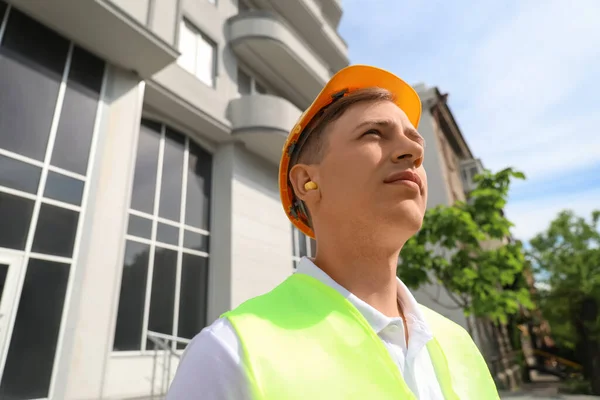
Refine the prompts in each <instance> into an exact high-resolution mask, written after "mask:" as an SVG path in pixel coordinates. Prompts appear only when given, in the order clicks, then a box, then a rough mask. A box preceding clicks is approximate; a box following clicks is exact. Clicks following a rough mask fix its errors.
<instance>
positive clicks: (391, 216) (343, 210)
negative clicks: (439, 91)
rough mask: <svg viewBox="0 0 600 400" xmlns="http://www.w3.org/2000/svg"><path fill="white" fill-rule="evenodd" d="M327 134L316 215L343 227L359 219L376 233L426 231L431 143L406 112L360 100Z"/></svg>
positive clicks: (385, 103) (318, 176)
mask: <svg viewBox="0 0 600 400" xmlns="http://www.w3.org/2000/svg"><path fill="white" fill-rule="evenodd" d="M324 133H325V134H326V135H327V139H326V141H327V145H326V149H325V154H324V157H323V159H322V161H321V163H320V164H319V165H318V167H317V169H316V177H315V180H316V181H317V182H318V183H319V190H320V196H319V199H318V201H317V203H318V204H315V206H316V207H315V211H316V213H315V217H316V218H317V219H318V220H319V221H323V222H324V223H327V224H336V222H337V223H340V226H344V225H345V224H343V223H342V221H344V220H346V221H348V220H351V221H356V226H357V228H359V229H360V227H362V228H364V229H367V230H370V231H372V232H374V231H382V233H384V232H389V233H390V234H393V233H394V232H395V231H398V230H402V231H403V232H406V233H408V234H409V235H412V234H414V233H415V232H416V231H417V230H418V229H420V227H421V224H422V221H423V216H424V214H425V208H426V204H427V176H426V174H425V170H424V169H423V166H422V159H423V152H424V145H425V143H424V140H423V138H422V137H421V136H420V135H419V134H418V133H417V131H416V130H415V128H414V127H413V126H412V124H411V123H410V121H409V120H408V117H407V116H406V114H405V113H404V112H403V111H402V110H401V109H400V108H398V106H396V105H395V104H394V103H392V102H389V101H378V102H363V103H358V104H355V105H353V106H351V107H350V108H349V109H348V110H346V112H345V113H344V114H343V115H342V116H341V117H340V118H339V119H338V120H336V121H335V122H333V123H332V124H331V125H330V126H328V127H327V128H326V132H324ZM415 176H416V178H415ZM415 180H416V181H417V182H418V183H415V182H414V181H415ZM319 221H315V222H316V223H319Z"/></svg>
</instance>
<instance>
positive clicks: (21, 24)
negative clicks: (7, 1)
mask: <svg viewBox="0 0 600 400" xmlns="http://www.w3.org/2000/svg"><path fill="white" fill-rule="evenodd" d="M5 50H6V51H9V52H10V53H11V54H18V55H19V56H20V58H22V59H23V60H28V61H29V62H31V63H33V64H37V65H39V66H41V67H42V68H43V69H46V70H48V71H51V72H53V73H54V75H55V76H59V77H60V76H61V75H62V72H63V69H64V67H65V63H66V61H67V52H68V50H69V42H68V40H67V39H65V38H64V37H62V36H60V35H59V34H57V33H56V32H55V31H53V30H51V29H49V28H48V27H46V26H44V25H42V24H40V23H39V22H37V21H36V20H34V19H32V18H29V17H28V16H27V15H25V14H23V13H22V12H20V11H19V10H17V9H16V8H14V7H13V8H12V9H11V10H10V18H9V19H8V24H7V25H6V31H5V32H4V37H3V38H2V51H3V52H4V51H5Z"/></svg>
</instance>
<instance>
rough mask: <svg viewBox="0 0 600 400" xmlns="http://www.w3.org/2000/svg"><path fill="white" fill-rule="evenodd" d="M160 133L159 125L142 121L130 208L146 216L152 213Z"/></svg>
mask: <svg viewBox="0 0 600 400" xmlns="http://www.w3.org/2000/svg"><path fill="white" fill-rule="evenodd" d="M160 132H161V127H160V125H159V124H156V123H154V122H150V121H146V120H142V125H141V127H140V137H139V139H138V148H137V156H136V159H135V174H134V178H133V193H132V194H131V208H133V209H134V210H138V211H143V212H145V213H148V214H152V213H153V212H154V194H155V193H154V192H155V190H156V171H157V169H158V147H159V145H160Z"/></svg>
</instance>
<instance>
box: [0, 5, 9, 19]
mask: <svg viewBox="0 0 600 400" xmlns="http://www.w3.org/2000/svg"><path fill="white" fill-rule="evenodd" d="M7 8H8V5H7V4H6V3H5V2H4V0H0V21H2V19H4V13H5V12H6V9H7Z"/></svg>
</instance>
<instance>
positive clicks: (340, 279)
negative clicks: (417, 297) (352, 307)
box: [315, 238, 402, 317]
mask: <svg viewBox="0 0 600 400" xmlns="http://www.w3.org/2000/svg"><path fill="white" fill-rule="evenodd" d="M338 239H339V238H338ZM348 243H352V242H345V243H342V241H341V240H332V241H326V240H325V241H323V240H319V242H318V245H317V256H316V258H315V264H316V265H317V266H318V267H319V268H321V269H322V270H323V271H324V272H325V273H326V274H327V275H329V276H330V277H331V278H332V279H333V280H334V281H336V282H337V283H338V284H340V285H341V286H343V287H344V288H346V290H348V291H350V292H351V293H352V294H354V295H355V296H357V297H358V298H359V299H361V300H362V301H364V302H365V303H367V304H369V305H370V306H371V307H373V308H375V309H376V310H378V311H379V312H381V313H382V314H384V315H386V316H388V317H399V316H402V314H401V310H400V309H399V305H398V284H397V282H396V268H397V264H398V254H399V253H400V249H397V248H394V249H385V248H381V247H374V246H371V245H372V244H373V241H367V242H362V244H361V245H356V246H348ZM353 244H357V243H356V241H354V243H353ZM365 244H366V245H365ZM349 247H350V248H349Z"/></svg>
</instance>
